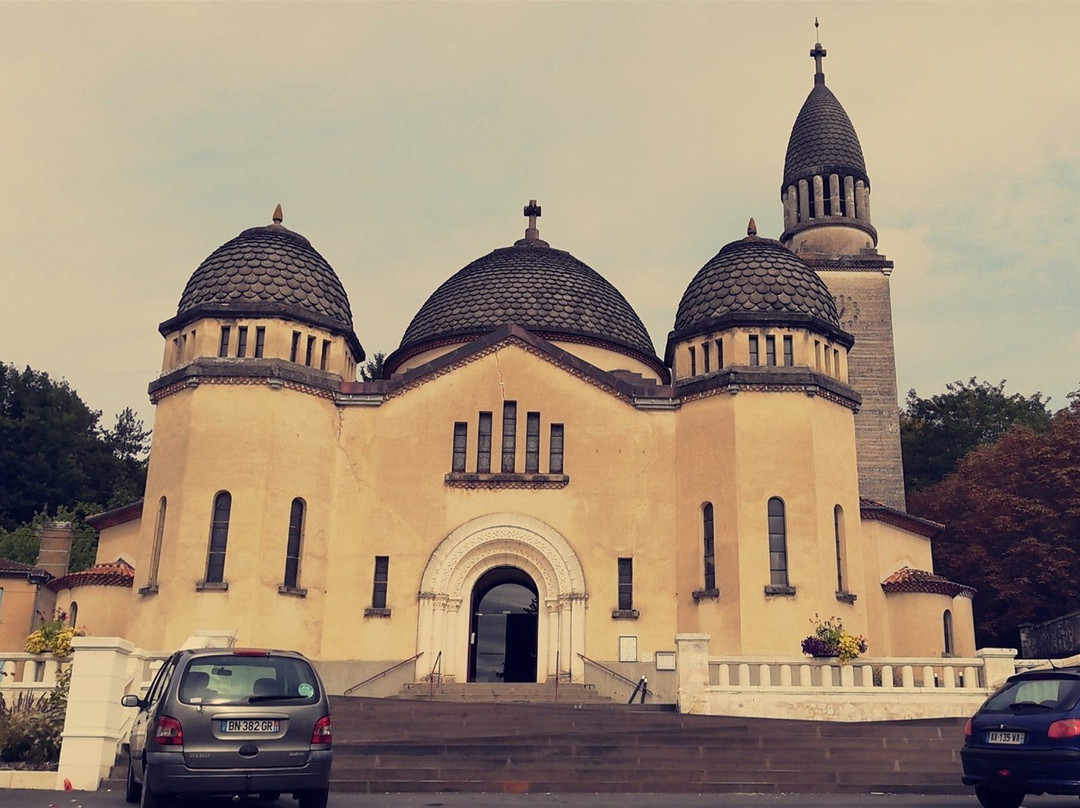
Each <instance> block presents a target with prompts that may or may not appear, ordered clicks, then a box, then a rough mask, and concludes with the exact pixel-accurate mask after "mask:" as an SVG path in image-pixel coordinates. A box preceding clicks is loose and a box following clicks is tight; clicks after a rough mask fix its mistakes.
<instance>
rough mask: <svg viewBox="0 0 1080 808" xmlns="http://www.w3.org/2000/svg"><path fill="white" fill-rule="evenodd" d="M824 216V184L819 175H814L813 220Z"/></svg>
mask: <svg viewBox="0 0 1080 808" xmlns="http://www.w3.org/2000/svg"><path fill="white" fill-rule="evenodd" d="M822 216H825V184H824V183H823V182H822V180H821V175H820V174H815V175H814V218H815V219H820V218H821V217H822Z"/></svg>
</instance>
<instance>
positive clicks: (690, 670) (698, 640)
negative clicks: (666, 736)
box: [675, 634, 711, 715]
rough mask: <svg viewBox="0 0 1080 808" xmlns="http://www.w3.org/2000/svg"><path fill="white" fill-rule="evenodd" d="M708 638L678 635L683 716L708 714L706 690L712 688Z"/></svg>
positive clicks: (702, 635)
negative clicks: (710, 684)
mask: <svg viewBox="0 0 1080 808" xmlns="http://www.w3.org/2000/svg"><path fill="white" fill-rule="evenodd" d="M710 639H711V637H710V636H709V635H708V634H676V635H675V667H676V669H677V680H678V695H677V697H676V698H677V701H678V707H679V712H680V713H702V714H706V715H707V714H708V712H709V711H708V709H707V707H708V705H707V703H706V690H707V688H708V687H709V640H710Z"/></svg>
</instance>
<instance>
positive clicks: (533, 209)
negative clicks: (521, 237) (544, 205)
mask: <svg viewBox="0 0 1080 808" xmlns="http://www.w3.org/2000/svg"><path fill="white" fill-rule="evenodd" d="M525 215H526V216H528V217H529V229H530V230H535V229H536V219H537V217H538V216H540V206H539V205H537V204H536V200H535V199H530V200H529V204H528V205H526V206H525Z"/></svg>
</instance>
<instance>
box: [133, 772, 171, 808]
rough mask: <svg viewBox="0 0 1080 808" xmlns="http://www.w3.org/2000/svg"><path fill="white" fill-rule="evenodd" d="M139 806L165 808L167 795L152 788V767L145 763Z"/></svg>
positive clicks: (143, 807) (140, 807) (141, 807)
mask: <svg viewBox="0 0 1080 808" xmlns="http://www.w3.org/2000/svg"><path fill="white" fill-rule="evenodd" d="M139 808H165V795H164V794H161V793H160V792H158V791H154V790H153V789H152V788H150V767H149V766H147V765H146V764H145V763H144V764H143V783H142V800H141V801H140V802H139Z"/></svg>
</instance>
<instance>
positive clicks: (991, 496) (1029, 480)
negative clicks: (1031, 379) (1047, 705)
mask: <svg viewBox="0 0 1080 808" xmlns="http://www.w3.org/2000/svg"><path fill="white" fill-rule="evenodd" d="M1069 398H1070V400H1071V402H1072V404H1071V406H1070V407H1069V408H1068V409H1064V410H1061V411H1060V412H1058V413H1057V414H1056V415H1054V416H1053V418H1052V419H1051V422H1050V426H1049V428H1048V429H1047V430H1046V431H1044V432H1039V433H1036V432H1033V431H1032V430H1031V429H1029V428H1027V427H1016V428H1014V429H1012V430H1010V431H1009V432H1007V433H1006V434H1005V435H1004V436H1003V437H1002V438H1001V439H1000V440H998V441H997V442H996V443H993V444H990V445H987V446H981V447H979V448H977V449H975V450H973V451H972V452H971V453H970V454H968V455H967V456H965V457H964V458H963V459H962V460H961V461H960V463H959V465H958V466H957V468H956V471H955V472H954V473H952V474H950V475H949V476H947V477H946V478H945V479H944V480H942V481H941V482H940V483H938V484H937V485H934V486H931V487H930V488H927V489H925V490H923V491H919V492H917V493H915V494H914V495H913V496H912V498H911V502H910V510H911V512H912V513H915V514H917V515H919V516H923V517H926V518H928V519H933V520H935V521H938V522H943V523H944V524H945V525H946V528H945V531H944V532H943V533H942V535H941V536H939V537H938V538H937V539H936V540H935V542H934V564H935V570H936V571H937V572H938V573H939V574H941V575H944V576H946V577H948V578H950V579H952V580H955V581H959V582H961V583H965V584H968V585H970V586H974V587H976V588H977V589H978V590H979V592H978V594H977V595H976V597H975V629H976V637H977V640H978V642H979V644H980V645H1004V646H1016V643H1017V632H1016V628H1017V626H1018V625H1019V624H1021V623H1024V622H1040V621H1043V620H1048V619H1050V618H1052V617H1058V616H1060V615H1063V614H1066V613H1068V612H1072V611H1077V610H1080V588H1077V586H1076V582H1077V581H1078V580H1080V393H1073V394H1071V395H1070V396H1069Z"/></svg>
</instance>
